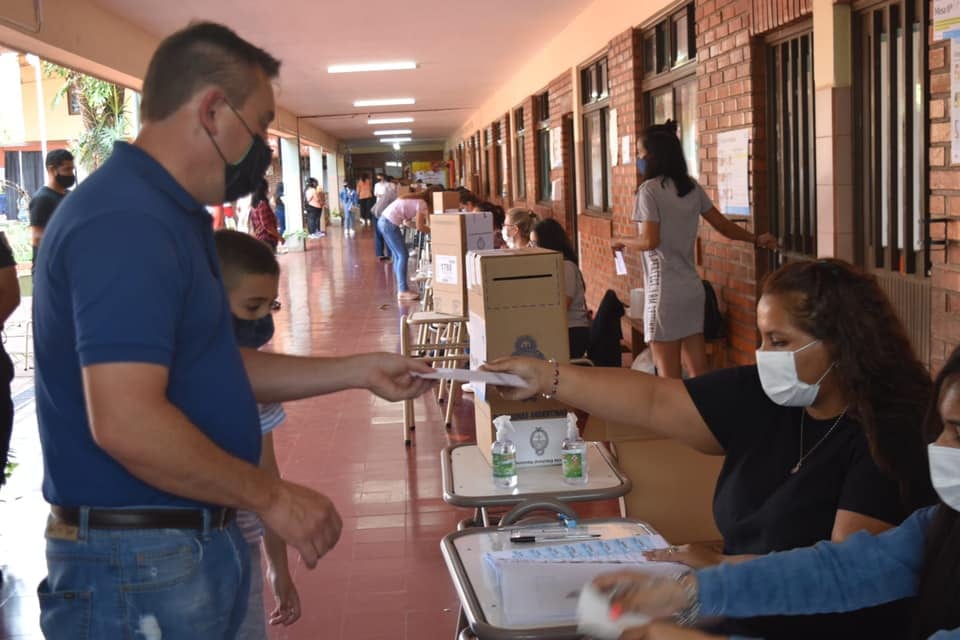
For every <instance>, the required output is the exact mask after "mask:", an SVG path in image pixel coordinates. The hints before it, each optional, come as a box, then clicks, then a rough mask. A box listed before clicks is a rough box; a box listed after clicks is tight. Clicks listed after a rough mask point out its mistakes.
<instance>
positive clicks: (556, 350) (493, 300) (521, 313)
mask: <svg viewBox="0 0 960 640" xmlns="http://www.w3.org/2000/svg"><path fill="white" fill-rule="evenodd" d="M466 270H467V285H468V293H467V298H468V302H467V308H468V310H469V319H470V320H469V332H470V368H471V369H476V368H478V367H479V366H480V365H481V364H483V363H484V362H488V361H490V360H495V359H497V358H500V357H503V356H510V355H516V356H528V357H533V358H540V359H543V360H548V359H551V358H553V359H555V360H556V361H557V362H566V361H567V360H569V355H570V346H569V340H568V337H567V314H566V310H565V308H564V306H565V304H564V303H565V297H564V296H565V293H564V288H563V256H562V255H561V254H560V253H557V252H555V251H547V250H545V249H501V250H497V251H475V252H470V253H468V254H467V256H466ZM473 386H474V389H475V402H474V406H475V413H476V427H477V445H478V446H479V448H480V451H481V453H483V455H484V457H486V458H487V459H488V460H489V459H490V445H491V444H492V442H493V441H494V440H495V439H496V432H495V430H494V428H493V422H492V420H493V418H495V417H497V416H500V415H510V416H511V417H512V418H513V420H514V426H515V427H517V428H518V430H520V429H521V428H522V429H523V434H527V435H525V436H524V445H523V447H524V459H523V460H522V461H521V462H522V463H523V464H559V453H557V454H556V455H557V458H556V459H554V458H553V457H552V455H553V454H548V453H547V452H550V451H557V452H558V451H559V445H560V442H561V441H562V440H563V438H564V437H565V435H566V422H565V418H566V414H567V411H568V408H567V407H566V406H565V405H563V404H561V403H560V402H557V401H555V400H546V399H544V398H540V397H538V398H532V399H530V400H523V401H513V400H505V399H504V398H502V397H500V395H499V393H497V392H496V391H494V390H493V389H487V388H486V387H485V385H482V384H481V385H476V384H475V385H473ZM488 391H489V393H488ZM537 423H538V424H537ZM538 429H540V431H537V430H538ZM528 432H529V433H528ZM534 432H536V437H533V436H534ZM544 437H546V438H547V439H548V440H549V442H547V443H544V442H543V438H544ZM516 438H517V440H514V442H516V444H517V446H518V455H519V454H520V453H521V451H520V448H521V442H520V441H519V440H520V439H521V434H519V433H518V434H517V436H516ZM531 438H532V440H531ZM513 439H514V438H513V437H511V440H513ZM553 444H555V445H556V447H557V449H556V450H554V449H553V448H552V445H553ZM542 446H544V447H545V448H544V453H542V454H538V455H527V454H529V453H530V451H533V452H536V450H537V448H539V447H542Z"/></svg>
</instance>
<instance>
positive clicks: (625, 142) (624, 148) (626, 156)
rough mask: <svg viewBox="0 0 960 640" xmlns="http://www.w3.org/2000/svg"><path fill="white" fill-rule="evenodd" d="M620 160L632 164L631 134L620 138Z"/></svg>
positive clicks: (622, 162)
mask: <svg viewBox="0 0 960 640" xmlns="http://www.w3.org/2000/svg"><path fill="white" fill-rule="evenodd" d="M620 162H621V164H630V136H623V138H621V140H620Z"/></svg>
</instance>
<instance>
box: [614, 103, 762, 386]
mask: <svg viewBox="0 0 960 640" xmlns="http://www.w3.org/2000/svg"><path fill="white" fill-rule="evenodd" d="M641 146H642V149H641V150H639V151H638V153H637V168H638V169H639V171H640V173H642V174H643V178H644V181H643V183H642V184H641V185H640V188H639V189H638V190H637V200H636V204H635V205H634V211H633V219H634V221H635V222H636V223H637V237H636V238H629V239H624V240H619V241H616V242H615V243H614V244H613V248H614V250H616V251H620V250H622V249H623V248H624V247H625V246H628V247H633V248H636V249H640V250H641V251H642V252H643V253H642V257H643V278H644V285H643V286H644V295H645V298H646V300H645V305H644V313H643V316H644V317H643V337H644V340H645V341H646V342H647V343H649V344H650V350H651V351H652V352H653V360H654V362H655V363H656V365H657V372H658V373H659V374H660V375H661V376H664V377H665V378H679V377H680V375H681V368H680V364H681V358H682V362H683V365H684V367H685V368H686V370H687V373H688V374H690V375H691V376H698V375H700V374H703V373H706V372H707V350H706V344H705V343H704V338H703V308H704V295H705V294H704V290H703V283H702V282H701V281H700V276H699V274H698V273H697V268H696V264H695V263H694V258H693V247H694V243H695V242H696V240H697V231H698V230H699V228H700V217H701V216H702V217H703V218H704V219H705V220H706V221H707V222H709V223H710V225H711V226H713V228H714V229H716V230H717V231H719V232H720V233H721V234H722V235H723V236H724V237H726V238H729V239H731V240H740V241H743V242H750V243H753V244H754V245H756V246H758V247H759V246H762V247H767V248H776V241H775V240H774V238H773V236H771V235H769V234H762V235H759V236H756V235H754V234H753V233H752V232H750V231H747V230H746V229H744V228H743V227H740V226H738V225H737V224H735V223H733V222H731V221H730V220H729V219H727V218H726V216H724V215H723V214H722V213H720V212H719V211H718V210H717V208H716V207H714V206H713V203H712V202H710V198H709V197H707V194H706V193H704V191H703V188H702V187H701V186H700V185H699V184H697V182H696V181H695V180H694V179H693V178H691V177H690V175H689V174H688V173H687V162H686V160H684V158H683V147H681V146H680V139H679V138H678V137H677V123H676V122H673V121H670V120H668V121H667V122H666V124H657V125H653V126H652V127H649V128H648V129H647V130H646V131H645V132H644V134H643V138H642V143H641Z"/></svg>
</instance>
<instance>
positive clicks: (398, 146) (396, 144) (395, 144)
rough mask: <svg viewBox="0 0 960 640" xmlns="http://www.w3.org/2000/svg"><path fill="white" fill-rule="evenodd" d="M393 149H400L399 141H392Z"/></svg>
mask: <svg viewBox="0 0 960 640" xmlns="http://www.w3.org/2000/svg"><path fill="white" fill-rule="evenodd" d="M393 150H394V151H400V143H399V142H394V143H393Z"/></svg>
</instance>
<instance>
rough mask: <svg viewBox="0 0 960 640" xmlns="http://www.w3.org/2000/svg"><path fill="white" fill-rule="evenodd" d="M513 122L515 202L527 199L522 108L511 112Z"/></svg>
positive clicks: (524, 133)
mask: <svg viewBox="0 0 960 640" xmlns="http://www.w3.org/2000/svg"><path fill="white" fill-rule="evenodd" d="M513 122H514V128H513V130H514V148H515V149H516V151H515V153H514V154H513V164H514V167H515V169H514V176H515V178H516V180H515V181H514V185H515V186H514V193H515V195H516V198H517V200H526V199H527V146H526V137H525V136H526V132H527V130H526V125H525V124H524V121H523V107H520V108H519V109H517V110H516V111H514V112H513Z"/></svg>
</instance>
